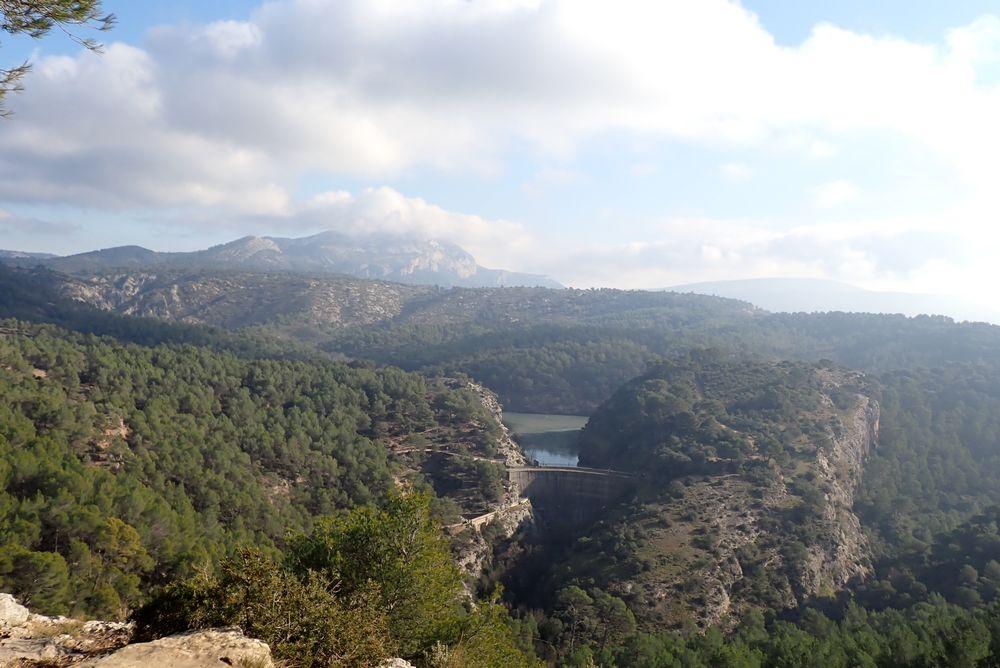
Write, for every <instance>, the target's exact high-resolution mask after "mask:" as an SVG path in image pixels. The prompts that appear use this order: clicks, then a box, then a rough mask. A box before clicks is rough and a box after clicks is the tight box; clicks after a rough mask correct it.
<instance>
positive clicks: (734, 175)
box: [719, 162, 753, 183]
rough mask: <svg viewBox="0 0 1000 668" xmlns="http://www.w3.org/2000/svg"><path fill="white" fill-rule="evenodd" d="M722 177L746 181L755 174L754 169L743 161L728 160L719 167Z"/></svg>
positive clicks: (733, 180) (729, 179) (736, 181)
mask: <svg viewBox="0 0 1000 668" xmlns="http://www.w3.org/2000/svg"><path fill="white" fill-rule="evenodd" d="M719 173H720V174H722V178H724V179H726V180H727V181H731V182H733V183H738V182H740V181H746V180H747V179H749V178H750V177H751V176H753V171H752V170H751V169H750V168H749V167H748V166H746V165H745V164H743V163H742V162H727V163H725V164H724V165H722V166H721V167H719Z"/></svg>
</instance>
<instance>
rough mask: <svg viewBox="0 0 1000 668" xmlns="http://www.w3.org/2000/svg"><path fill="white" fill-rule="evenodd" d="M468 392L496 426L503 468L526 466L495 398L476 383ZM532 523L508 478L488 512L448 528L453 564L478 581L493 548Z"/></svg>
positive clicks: (528, 509)
mask: <svg viewBox="0 0 1000 668" xmlns="http://www.w3.org/2000/svg"><path fill="white" fill-rule="evenodd" d="M468 388H469V389H470V390H472V391H473V392H475V393H476V395H477V396H478V397H479V399H480V401H482V403H483V406H485V407H486V409H487V410H488V411H489V412H490V413H491V414H492V415H493V417H494V418H495V419H496V421H497V422H498V423H499V425H500V431H501V434H500V437H499V439H498V442H497V449H498V450H499V452H500V456H501V457H502V458H503V459H504V465H505V466H506V467H511V466H524V465H525V464H527V462H528V458H527V456H525V454H524V451H523V450H521V446H519V445H518V444H517V442H516V441H514V439H513V438H512V437H511V435H510V430H508V429H507V427H506V425H504V423H503V408H502V407H501V405H500V401H499V399H498V398H497V395H496V394H495V393H493V392H492V391H490V390H489V389H488V388H486V387H485V386H483V385H480V384H478V383H473V382H470V383H469V384H468ZM533 521H534V511H533V509H532V507H531V502H530V501H528V500H527V499H522V498H521V490H520V489H518V487H517V485H516V484H515V483H513V482H512V481H511V480H510V479H509V478H508V479H507V480H506V481H505V488H504V493H503V495H502V497H501V498H500V500H499V501H498V503H497V504H496V506H495V507H494V508H493V509H492V510H491V511H490V512H488V513H485V514H484V515H482V516H480V517H477V518H473V519H471V520H467V521H464V522H462V523H461V524H459V525H456V526H454V527H451V529H452V532H453V533H454V534H456V536H457V537H458V538H459V540H461V541H462V549H460V550H459V551H458V554H457V555H456V562H457V563H458V565H459V567H460V568H461V569H462V570H463V571H464V572H465V574H466V576H467V578H466V579H467V580H468V581H470V582H475V581H476V580H478V579H479V577H480V575H482V573H483V569H484V568H485V567H486V564H487V563H489V561H490V559H491V558H492V557H493V547H494V544H495V543H496V542H497V541H502V540H506V539H509V538H510V537H512V536H513V535H514V534H515V533H517V532H518V531H519V530H522V529H524V528H526V527H527V526H529V525H530V524H531V523H532V522H533ZM487 527H489V530H488V531H487V532H486V534H487V535H488V537H489V539H487V535H484V530H486V528H487Z"/></svg>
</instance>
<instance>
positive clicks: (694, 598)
mask: <svg viewBox="0 0 1000 668" xmlns="http://www.w3.org/2000/svg"><path fill="white" fill-rule="evenodd" d="M878 430H879V405H878V402H877V401H876V400H875V399H873V398H872V397H871V396H870V390H869V389H868V388H867V382H866V380H865V378H864V377H863V376H861V375H860V374H857V373H855V372H850V371H847V370H843V369H839V368H835V367H822V366H811V365H804V364H791V363H777V364H762V363H755V362H734V361H730V360H726V359H725V358H723V357H721V356H720V357H718V358H712V357H711V356H710V355H709V354H707V353H702V354H699V355H696V356H692V357H690V358H687V359H681V360H677V361H674V362H670V363H666V364H663V365H661V366H658V367H656V368H655V369H654V370H652V371H651V372H649V373H648V374H646V375H644V376H642V377H641V378H639V379H637V380H635V381H633V382H631V383H628V384H627V385H625V386H624V387H623V388H622V389H621V390H619V391H618V392H616V393H615V395H614V396H613V397H612V398H611V399H610V400H609V401H608V402H607V403H605V404H604V405H603V406H602V407H601V408H600V409H599V410H598V412H597V413H596V414H595V415H594V416H593V417H592V418H591V420H590V422H589V423H588V425H587V427H586V428H585V429H584V431H583V433H582V435H581V439H580V460H581V464H582V465H586V466H592V467H596V468H616V469H620V470H626V471H635V472H641V474H642V476H643V486H644V487H643V489H642V491H641V492H640V494H639V496H638V497H637V499H636V502H635V503H634V504H633V505H631V506H629V507H628V508H627V509H625V510H623V511H622V514H621V515H620V516H619V517H617V518H614V519H611V520H609V521H608V523H607V524H606V525H605V528H604V530H603V531H601V532H598V534H597V535H596V536H594V539H593V542H592V543H590V544H583V545H581V546H579V547H578V548H574V550H573V553H574V554H573V556H572V557H571V558H570V560H569V566H568V568H569V569H570V570H569V572H570V573H571V575H570V580H575V579H579V578H587V577H593V578H595V579H596V580H597V581H599V582H603V583H604V588H605V589H606V590H607V591H609V592H611V593H613V594H616V595H619V596H621V595H623V594H625V593H627V595H625V598H626V600H627V601H628V603H629V605H630V607H631V608H632V610H633V611H635V613H636V615H637V616H638V617H639V618H640V620H641V621H642V622H643V623H644V624H646V625H648V626H650V627H654V628H655V627H662V626H664V625H666V626H673V627H680V626H683V625H684V624H686V623H689V622H690V620H692V619H694V620H696V621H697V623H698V624H699V625H701V626H711V625H716V624H725V623H730V624H731V623H733V622H734V621H736V620H738V619H740V618H742V617H743V616H744V615H746V613H747V612H748V611H749V610H751V609H758V610H771V609H781V608H783V607H793V606H795V605H797V604H798V603H801V602H803V601H805V600H807V599H808V598H809V597H811V596H815V595H818V594H829V593H832V592H836V591H838V590H840V589H843V588H844V587H845V586H847V584H848V583H849V582H851V581H852V580H855V579H861V578H862V577H864V576H865V575H866V574H868V573H869V572H870V570H871V562H870V560H871V555H870V549H869V547H868V543H867V539H866V538H865V536H864V535H863V533H862V531H861V527H860V523H859V520H858V518H857V517H856V516H855V514H854V512H853V503H854V496H855V491H856V489H857V487H858V485H859V483H860V480H861V477H862V472H863V470H864V463H865V461H866V460H867V459H868V457H869V456H870V454H871V453H872V451H873V450H874V448H875V443H876V440H877V436H878ZM616 535H617V536H619V540H620V537H622V536H625V537H626V538H625V540H626V541H628V542H627V543H625V544H622V543H619V544H618V545H617V546H616V548H615V556H614V557H613V558H610V559H608V558H605V557H601V556H600V551H601V546H602V545H604V543H603V541H605V540H614V538H613V537H614V536H616ZM591 545H592V546H591ZM625 545H631V547H630V548H625ZM623 548H625V549H624V550H623Z"/></svg>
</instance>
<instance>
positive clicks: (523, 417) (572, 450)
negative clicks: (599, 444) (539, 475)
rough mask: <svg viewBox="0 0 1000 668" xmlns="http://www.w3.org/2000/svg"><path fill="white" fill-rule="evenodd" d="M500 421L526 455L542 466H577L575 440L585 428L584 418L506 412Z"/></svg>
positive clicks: (580, 416)
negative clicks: (514, 437) (512, 433)
mask: <svg viewBox="0 0 1000 668" xmlns="http://www.w3.org/2000/svg"><path fill="white" fill-rule="evenodd" d="M503 421H504V424H506V425H507V427H508V428H509V429H510V430H511V431H512V432H514V434H515V436H516V437H517V440H518V442H519V443H520V444H521V446H522V447H523V448H524V452H525V454H527V455H528V457H530V458H531V459H535V460H537V461H538V463H539V464H540V465H541V466H576V465H577V460H578V459H579V457H578V450H577V436H578V435H579V433H580V430H581V429H583V426H584V425H585V424H587V416H585V415H547V414H544V413H506V412H505V413H504V416H503Z"/></svg>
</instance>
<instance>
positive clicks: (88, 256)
mask: <svg viewBox="0 0 1000 668" xmlns="http://www.w3.org/2000/svg"><path fill="white" fill-rule="evenodd" d="M0 261H6V262H8V263H12V264H21V265H24V266H33V265H35V264H42V265H44V266H46V267H49V268H51V269H54V270H56V271H62V272H68V273H94V272H100V271H108V270H130V271H135V270H157V271H164V270H168V269H174V270H186V271H218V270H220V269H225V270H240V271H253V272H260V271H264V272H274V271H282V272H299V273H307V274H314V275H315V274H345V275H348V276H354V277H357V278H371V279H379V280H388V281H397V282H400V283H411V284H425V285H440V286H445V287H451V286H461V287H503V286H529V287H534V286H540V287H547V288H559V287H562V286H561V285H560V284H559V283H557V282H556V281H554V280H552V279H551V278H548V277H547V276H540V275H535V274H521V273H517V272H510V271H504V270H498V269H487V268H486V267H482V266H480V265H479V264H477V263H476V260H475V258H474V257H472V255H470V254H469V253H467V252H466V251H465V250H463V249H462V248H460V247H459V246H457V245H455V244H453V243H450V242H447V241H443V240H439V239H426V238H422V237H413V236H400V235H384V234H368V235H346V234H341V233H338V232H334V231H328V232H322V233H320V234H315V235H312V236H309V237H302V238H295V239H288V238H281V237H255V236H248V237H243V238H241V239H236V240H235V241H231V242H229V243H226V244H221V245H218V246H213V247H212V248H207V249H205V250H199V251H192V252H185V253H161V252H157V251H152V250H149V249H147V248H142V247H139V246H120V247H116V248H105V249H102V250H96V251H91V252H87V253H79V254H76V255H69V256H66V257H54V256H46V255H40V254H28V253H16V252H14V251H6V252H5V255H3V256H2V257H0Z"/></svg>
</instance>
